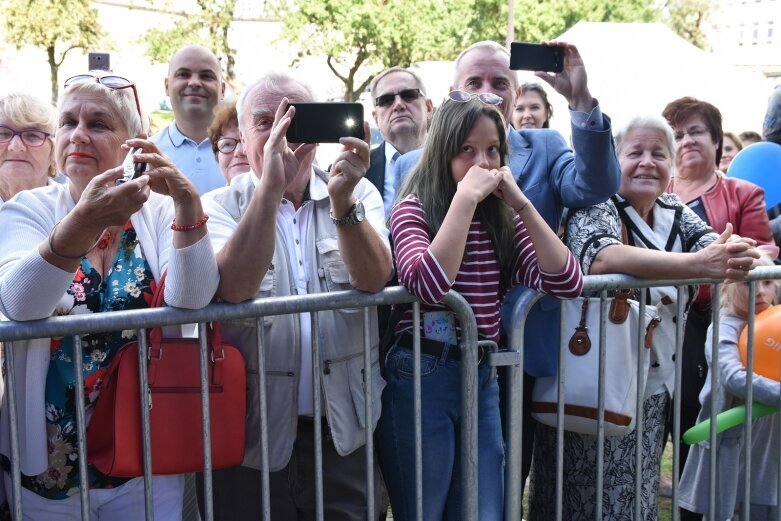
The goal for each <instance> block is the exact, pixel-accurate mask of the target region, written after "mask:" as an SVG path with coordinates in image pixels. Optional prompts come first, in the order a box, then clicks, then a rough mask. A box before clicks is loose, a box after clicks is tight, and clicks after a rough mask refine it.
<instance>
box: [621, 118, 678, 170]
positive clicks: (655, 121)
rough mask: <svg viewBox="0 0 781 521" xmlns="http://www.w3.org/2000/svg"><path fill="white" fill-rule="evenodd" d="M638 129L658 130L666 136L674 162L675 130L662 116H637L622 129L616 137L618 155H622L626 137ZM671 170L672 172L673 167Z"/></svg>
mask: <svg viewBox="0 0 781 521" xmlns="http://www.w3.org/2000/svg"><path fill="white" fill-rule="evenodd" d="M638 128H648V129H651V130H658V131H659V132H660V133H661V134H662V135H663V136H664V141H665V143H664V144H665V146H666V147H667V151H668V152H669V154H670V161H671V162H672V161H673V158H674V157H675V134H673V129H672V128H671V127H670V124H669V123H667V120H666V119H664V118H663V117H661V116H656V115H649V116H635V117H633V118H632V119H631V120H630V121H629V123H627V124H626V125H625V126H624V127H622V128H621V129H620V130H619V131H618V132H617V133H616V135H615V140H616V154H620V153H621V147H622V146H623V144H624V140H625V139H626V136H627V135H628V134H629V133H630V132H631V131H633V130H636V129H638ZM670 168H671V172H672V166H671V167H670Z"/></svg>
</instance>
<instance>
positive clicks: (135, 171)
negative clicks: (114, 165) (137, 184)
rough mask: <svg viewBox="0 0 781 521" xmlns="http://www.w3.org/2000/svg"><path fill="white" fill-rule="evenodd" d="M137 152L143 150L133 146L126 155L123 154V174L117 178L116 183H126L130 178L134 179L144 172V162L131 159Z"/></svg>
mask: <svg viewBox="0 0 781 521" xmlns="http://www.w3.org/2000/svg"><path fill="white" fill-rule="evenodd" d="M139 152H143V150H141V149H140V148H134V149H131V150H130V152H128V153H127V155H126V156H125V160H124V161H122V173H123V176H122V178H121V179H117V184H118V185H121V184H123V183H127V182H128V181H130V180H131V179H135V178H136V177H138V176H140V175H142V174H143V173H144V172H146V163H142V162H140V161H134V160H133V159H134V157H133V156H135V155H136V154H138V153H139Z"/></svg>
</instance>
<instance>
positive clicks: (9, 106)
mask: <svg viewBox="0 0 781 521" xmlns="http://www.w3.org/2000/svg"><path fill="white" fill-rule="evenodd" d="M55 119H56V117H55V114H54V109H52V107H50V106H49V105H47V104H45V103H43V102H42V101H40V100H38V99H37V98H35V97H34V96H30V95H29V94H24V93H21V92H20V93H15V94H8V95H5V96H2V97H0V204H2V203H3V202H5V201H8V200H10V199H11V198H12V197H13V196H15V195H16V194H17V193H19V192H21V191H22V190H30V189H32V188H38V187H40V186H46V185H47V184H49V182H50V181H51V179H52V178H53V177H54V173H55V170H54V139H53V138H52V136H53V135H54V123H55Z"/></svg>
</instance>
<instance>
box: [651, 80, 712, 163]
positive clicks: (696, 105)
mask: <svg viewBox="0 0 781 521" xmlns="http://www.w3.org/2000/svg"><path fill="white" fill-rule="evenodd" d="M662 116H664V119H666V120H667V122H668V123H669V124H670V126H671V127H673V128H675V127H676V126H678V125H679V124H681V123H682V122H683V121H686V120H687V119H689V118H691V117H694V116H699V117H701V118H702V120H703V121H704V122H705V125H706V126H707V127H708V132H709V133H710V137H711V139H712V140H713V142H714V143H716V145H718V147H717V148H716V165H715V166H716V167H718V166H719V162H720V161H721V149H722V146H723V144H724V143H723V142H724V130H723V129H722V128H721V112H720V111H719V109H717V108H716V107H715V106H714V105H711V104H710V103H708V102H707V101H700V100H698V99H697V98H693V97H691V96H685V97H683V98H679V99H677V100H675V101H671V102H670V103H668V104H667V106H666V107H665V108H664V111H662Z"/></svg>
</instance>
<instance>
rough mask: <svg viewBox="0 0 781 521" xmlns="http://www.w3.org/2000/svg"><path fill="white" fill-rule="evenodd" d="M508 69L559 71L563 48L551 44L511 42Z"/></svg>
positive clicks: (560, 69) (562, 67)
mask: <svg viewBox="0 0 781 521" xmlns="http://www.w3.org/2000/svg"><path fill="white" fill-rule="evenodd" d="M510 69H512V70H515V71H518V70H521V71H545V72H561V71H562V70H564V49H563V48H562V47H558V46H553V45H542V44H537V43H525V42H513V43H512V44H510Z"/></svg>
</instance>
